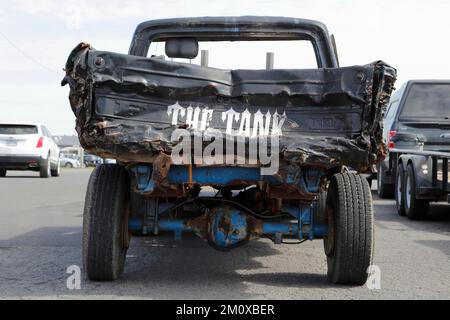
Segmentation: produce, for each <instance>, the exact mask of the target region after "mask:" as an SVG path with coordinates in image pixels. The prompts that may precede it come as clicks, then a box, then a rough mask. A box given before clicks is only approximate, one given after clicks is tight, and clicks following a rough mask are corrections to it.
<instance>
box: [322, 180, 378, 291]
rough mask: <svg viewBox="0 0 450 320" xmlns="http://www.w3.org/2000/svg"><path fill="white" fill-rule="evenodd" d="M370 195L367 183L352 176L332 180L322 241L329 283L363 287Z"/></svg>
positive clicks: (369, 252)
mask: <svg viewBox="0 0 450 320" xmlns="http://www.w3.org/2000/svg"><path fill="white" fill-rule="evenodd" d="M373 220H374V218H373V205H372V194H371V192H370V188H369V184H368V183H367V180H366V179H365V178H363V177H361V176H360V175H357V174H353V173H338V174H336V175H334V176H333V178H332V179H331V183H330V186H329V190H328V197H327V222H328V230H329V231H328V232H329V233H328V235H327V236H326V237H325V238H324V244H325V253H326V255H327V264H328V279H329V280H330V281H331V282H333V283H337V284H349V285H350V284H353V285H363V284H364V283H365V282H366V281H367V277H368V273H367V269H368V267H369V266H370V265H371V263H372V256H373V243H374V228H373Z"/></svg>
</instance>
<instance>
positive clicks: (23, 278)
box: [0, 169, 450, 299]
mask: <svg viewBox="0 0 450 320" xmlns="http://www.w3.org/2000/svg"><path fill="white" fill-rule="evenodd" d="M90 172H91V170H90V169H72V170H69V169H66V170H63V171H62V175H61V177H59V178H50V179H41V178H39V176H38V174H37V173H33V172H17V173H10V172H8V177H6V178H0V298H2V299H29V298H34V299H72V298H75V299H128V298H131V299H429V298H435V299H450V205H442V204H433V205H432V206H431V214H430V216H429V219H428V220H426V221H409V220H408V219H407V218H405V217H399V216H398V215H397V213H396V210H395V206H394V201H393V200H380V199H379V198H378V197H377V196H376V192H375V191H374V192H373V193H374V204H375V212H376V213H375V219H376V231H375V236H376V243H375V258H374V264H375V265H377V266H378V267H379V270H380V271H381V273H380V280H381V282H380V284H381V288H380V289H373V288H372V289H369V288H368V287H367V286H361V287H358V286H356V287H355V286H340V285H334V284H331V283H329V282H328V281H327V279H326V259H325V254H324V252H323V245H322V242H321V241H319V240H316V241H313V242H306V243H303V244H301V245H293V244H290V245H275V244H272V243H271V242H270V241H269V240H267V239H260V240H255V241H252V242H250V243H249V244H248V245H246V246H243V247H240V248H238V249H235V250H233V251H231V252H228V253H227V252H218V251H215V250H214V249H212V248H210V247H209V246H208V245H207V244H205V243H204V242H203V241H201V240H199V239H198V238H196V237H195V236H191V235H185V236H184V237H183V241H178V242H176V241H174V240H173V236H172V235H171V234H165V235H161V236H158V237H150V238H133V239H132V243H131V248H130V249H129V251H128V256H127V262H126V266H125V272H124V274H123V276H122V277H121V279H120V280H118V281H116V282H109V283H98V282H89V281H88V280H87V279H86V278H85V277H84V276H83V277H82V278H81V283H80V289H79V290H78V289H73V290H71V289H69V288H68V287H67V279H68V277H69V276H70V274H68V273H66V271H67V268H68V267H70V266H79V267H80V268H82V262H81V233H82V211H83V204H84V196H85V190H86V185H87V182H88V179H89V174H90ZM374 185H375V183H374ZM69 287H70V286H69Z"/></svg>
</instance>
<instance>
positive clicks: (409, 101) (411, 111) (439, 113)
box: [400, 83, 450, 119]
mask: <svg viewBox="0 0 450 320" xmlns="http://www.w3.org/2000/svg"><path fill="white" fill-rule="evenodd" d="M400 117H401V118H441V119H442V118H445V119H448V118H450V84H423V83H421V84H419V83H417V84H413V85H412V87H411V89H410V91H409V93H408V96H407V98H406V101H405V107H404V108H403V110H402V113H401V115H400Z"/></svg>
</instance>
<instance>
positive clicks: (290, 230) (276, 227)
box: [128, 219, 328, 238]
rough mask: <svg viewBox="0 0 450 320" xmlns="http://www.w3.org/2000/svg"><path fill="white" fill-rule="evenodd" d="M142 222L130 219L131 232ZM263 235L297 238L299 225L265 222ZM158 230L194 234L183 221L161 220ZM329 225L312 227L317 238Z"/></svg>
mask: <svg viewBox="0 0 450 320" xmlns="http://www.w3.org/2000/svg"><path fill="white" fill-rule="evenodd" d="M142 222H143V221H142V220H140V219H130V220H129V223H128V228H129V230H130V231H140V230H142V227H143V225H142ZM262 225H263V232H262V233H263V234H266V235H276V234H281V235H285V236H296V235H298V234H299V231H300V230H299V225H298V224H297V223H278V222H263V223H262ZM158 229H159V230H161V231H173V232H175V234H176V235H177V234H178V235H179V234H180V233H182V232H192V229H191V228H190V227H188V226H187V224H186V221H183V220H160V221H159V222H158ZM327 232H328V227H327V225H320V224H319V225H318V224H315V225H313V227H312V233H313V234H314V237H316V238H322V237H324V236H326V235H327Z"/></svg>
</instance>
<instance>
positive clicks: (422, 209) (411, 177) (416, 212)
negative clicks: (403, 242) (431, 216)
mask: <svg viewBox="0 0 450 320" xmlns="http://www.w3.org/2000/svg"><path fill="white" fill-rule="evenodd" d="M404 181H405V191H404V192H403V201H404V203H405V214H406V216H407V217H408V218H409V219H410V220H423V219H425V218H426V217H427V215H428V209H429V207H430V201H428V200H423V199H417V198H416V191H415V190H416V175H415V174H414V168H413V166H412V165H411V164H409V165H408V167H407V169H406V173H405V180H404ZM408 184H409V187H408ZM408 198H409V199H408Z"/></svg>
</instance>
